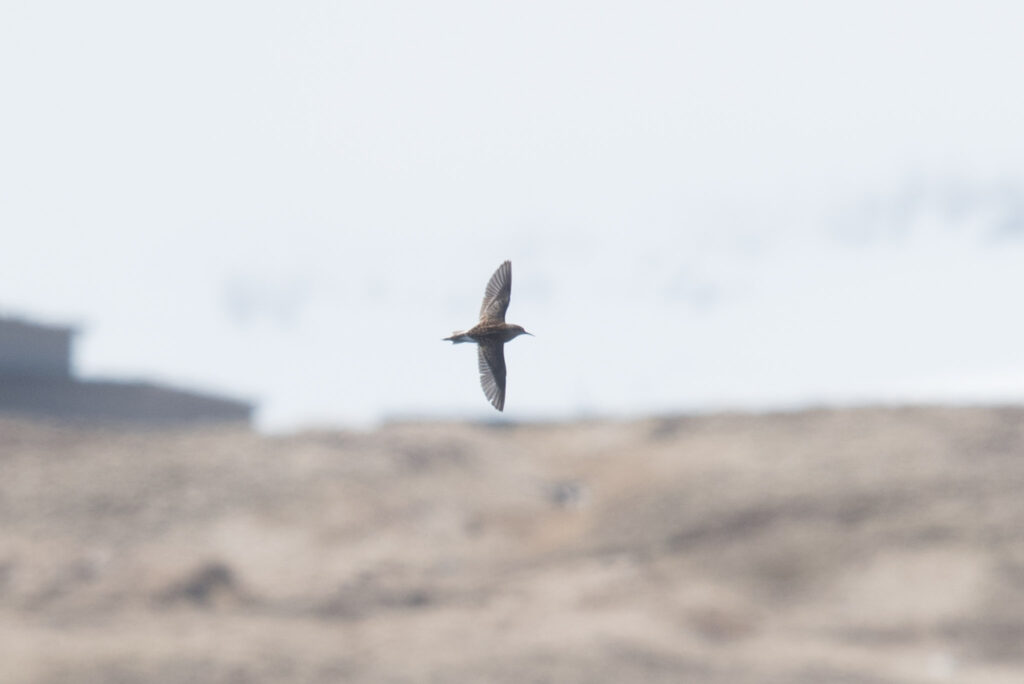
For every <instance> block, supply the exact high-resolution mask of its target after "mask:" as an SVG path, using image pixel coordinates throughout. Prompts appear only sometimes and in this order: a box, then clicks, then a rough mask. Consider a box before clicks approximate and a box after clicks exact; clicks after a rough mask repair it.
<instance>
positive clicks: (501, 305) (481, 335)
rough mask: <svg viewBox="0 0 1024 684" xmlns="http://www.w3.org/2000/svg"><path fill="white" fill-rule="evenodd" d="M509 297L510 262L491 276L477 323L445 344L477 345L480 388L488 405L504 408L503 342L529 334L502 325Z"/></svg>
mask: <svg viewBox="0 0 1024 684" xmlns="http://www.w3.org/2000/svg"><path fill="white" fill-rule="evenodd" d="M511 296H512V262H510V261H506V262H505V263H503V264H502V265H501V266H499V267H498V270H497V271H495V272H494V275H492V276H491V279H490V281H489V282H488V283H487V290H486V291H485V292H484V302H483V304H481V305H480V322H479V323H477V324H476V325H474V326H473V327H472V328H470V329H469V330H466V331H463V332H459V331H456V332H454V333H452V336H451V337H446V338H444V341H445V342H452V343H453V344H459V343H460V342H476V347H477V364H478V366H479V368H480V385H481V387H483V388H484V394H485V395H487V399H488V400H489V401H490V402H491V405H492V406H494V408H496V409H498V410H499V411H503V410H504V409H505V343H506V342H508V341H509V340H511V339H514V338H516V337H518V336H520V335H530V336H531V337H532V333H528V332H526V331H525V330H523V327H522V326H520V325H512V324H511V323H506V322H505V311H506V310H507V309H508V300H509V298H510V297H511Z"/></svg>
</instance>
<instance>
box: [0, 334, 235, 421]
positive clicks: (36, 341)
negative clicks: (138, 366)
mask: <svg viewBox="0 0 1024 684" xmlns="http://www.w3.org/2000/svg"><path fill="white" fill-rule="evenodd" d="M75 334H76V331H75V329H74V328H71V327H67V326H51V325H40V324H37V323H30V322H28V321H24V320H21V319H17V318H3V317H0V414H20V415H30V416H37V417H46V418H56V419H61V420H72V421H87V422H107V423H132V424H142V425H153V426H173V425H181V424H193V423H240V424H245V425H248V424H249V422H250V420H251V419H252V412H253V405H252V404H250V403H248V402H244V401H237V400H234V399H227V398H224V397H216V396H211V395H208V394H202V393H199V392H190V391H186V390H181V389H175V388H171V387H166V386H161V385H156V384H151V383H148V382H130V381H124V382H121V381H112V380H79V379H76V378H75V377H74V374H73V372H72V366H71V351H72V345H73V342H74V337H75Z"/></svg>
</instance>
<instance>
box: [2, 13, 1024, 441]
mask: <svg viewBox="0 0 1024 684" xmlns="http://www.w3.org/2000/svg"><path fill="white" fill-rule="evenodd" d="M1022 26H1024V5H1022V4H1020V3H1016V2H1009V1H1008V2H994V3H993V2H989V3H986V2H973V3H962V2H903V3H900V2H877V3H872V2H860V3H846V4H844V5H843V6H842V7H840V6H839V5H838V4H837V3H820V2H772V3H765V2H727V3H724V2H716V3H711V2H708V3H682V2H632V3H610V2H561V3H560V2H507V3H481V2H458V3H454V2H434V3H413V2H408V3H386V2H361V3H353V2H315V3H314V2H304V3H266V2H251V1H248V2H206V1H204V2H175V3H161V4H159V5H158V4H156V3H136V2H120V3H115V2H92V3H78V2H48V3H42V2H7V3H4V5H3V8H2V9H0V92H2V93H3V105H2V106H0V230H2V231H3V232H2V235H3V238H4V239H3V243H2V246H0V312H6V313H12V314H18V315H25V316H30V317H36V318H41V319H42V320H45V321H58V322H65V321H66V322H72V323H75V324H79V325H81V326H82V329H83V333H82V336H81V338H80V340H79V350H78V358H77V366H78V368H79V370H80V371H81V373H82V374H83V375H86V376H90V377H99V376H103V377H111V376H112V377H145V378H152V379H157V380H161V381H167V382H171V383H174V384H178V385H182V386H186V387H197V388H202V389H210V390H213V391H217V392H224V393H228V394H231V395H236V396H244V397H249V398H252V399H254V400H257V401H259V402H260V405H261V414H260V422H261V424H262V425H263V426H265V427H269V428H288V427H294V426H297V425H303V424H309V423H325V422H326V423H340V424H357V423H365V422H367V421H372V420H375V419H379V418H381V417H384V416H389V415H409V414H415V415H452V416H453V415H468V416H475V417H491V416H492V414H493V415H497V414H494V412H493V410H492V409H491V408H490V407H489V406H488V405H487V403H486V400H485V399H484V397H483V394H482V392H481V391H480V389H479V386H478V382H477V377H476V376H477V372H476V360H475V354H474V353H473V352H472V350H471V349H469V348H467V347H465V346H460V347H458V348H454V349H453V348H450V347H449V346H448V345H446V344H441V342H440V341H439V340H440V338H441V337H443V336H445V335H448V334H450V333H451V331H452V330H455V329H459V328H465V327H468V326H469V325H471V324H472V323H473V322H474V318H475V316H476V313H477V311H478V309H479V300H480V297H481V295H482V293H483V289H484V285H485V283H486V280H487V278H488V277H489V275H490V274H491V272H492V271H493V270H494V268H496V267H497V265H498V264H499V263H500V262H501V261H502V260H504V259H506V258H508V259H512V261H513V273H514V276H513V283H514V285H513V298H512V306H511V308H510V310H509V319H510V320H511V321H513V322H517V323H520V324H522V325H524V326H525V327H526V328H527V329H528V330H531V331H533V332H535V333H536V335H537V337H536V338H520V339H518V340H516V341H515V342H513V343H512V344H511V345H510V346H509V349H508V352H507V356H508V365H509V388H508V398H507V403H506V407H507V408H506V415H508V416H510V417H512V418H543V417H551V418H562V417H567V416H573V415H579V414H580V413H602V414H606V413H607V414H624V413H638V412H644V411H671V410H691V409H712V408H717V407H722V406H753V407H764V406H779V405H792V404H799V403H804V402H815V401H828V402H832V401H835V402H848V401H875V400H886V401H899V400H921V399H927V400H954V401H963V400H1006V399H1018V400H1019V399H1024V390H1022V389H1021V388H1024V362H1021V360H1020V349H1022V348H1024V324H1022V323H1021V322H1020V316H1019V314H1018V312H1017V309H1018V308H1019V305H1018V301H1019V293H1020V292H1022V288H1024V275H1022V273H1024V268H1022V266H1024V193H1022V189H1024V134H1022V129H1021V122H1022V121H1024V94H1022V91H1021V88H1020V83H1021V80H1022V75H1024V74H1022V72H1024V41H1022V40H1021V33H1020V30H1021V27H1022Z"/></svg>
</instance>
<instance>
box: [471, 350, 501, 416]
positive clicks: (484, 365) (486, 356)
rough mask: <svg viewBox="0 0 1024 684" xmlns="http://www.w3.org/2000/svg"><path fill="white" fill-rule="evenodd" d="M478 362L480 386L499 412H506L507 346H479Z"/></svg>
mask: <svg viewBox="0 0 1024 684" xmlns="http://www.w3.org/2000/svg"><path fill="white" fill-rule="evenodd" d="M477 355H478V358H477V362H478V365H479V367H480V386H481V387H483V388H484V394H485V395H487V399H488V400H490V402H491V405H492V406H494V408H496V409H498V410H499V411H503V410H505V345H503V344H501V343H500V342H499V343H497V344H480V345H477Z"/></svg>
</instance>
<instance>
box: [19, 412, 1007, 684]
mask: <svg viewBox="0 0 1024 684" xmlns="http://www.w3.org/2000/svg"><path fill="white" fill-rule="evenodd" d="M0 525H2V527H0V681H3V682H5V683H6V682H42V683H47V684H48V683H57V682H76V683H86V684H89V683H93V682H95V683H97V684H99V683H103V684H108V683H120V682H155V683H168V684H169V683H178V682H395V683H397V682H508V683H510V684H511V683H520V682H581V683H582V682H655V683H657V682H709V683H712V684H718V683H721V684H725V683H736V684H744V683H747V682H749V683H755V682H756V683H759V684H760V683H768V684H775V683H784V682H785V683H788V682H794V683H796V682H799V683H807V684H828V683H831V682H837V683H841V684H869V683H883V682H899V683H902V682H908V683H909V682H915V683H916V682H970V683H972V684H974V683H978V684H985V683H992V684H995V683H1000V684H1002V683H1005V684H1011V683H1012V684H1019V683H1020V682H1022V681H1024V410H1022V409H1017V408H902V409H860V410H843V411H814V412H806V413H792V414H775V415H719V416H707V417H665V418H652V419H649V420H641V421H631V422H585V423H577V424H559V425H522V426H514V427H508V426H503V427H499V426H486V425H464V424H456V423H399V424H392V425H388V426H386V427H384V428H382V429H380V430H377V431H374V432H369V433H346V432H337V433H333V432H332V433H329V432H317V433H305V434H300V435H295V436H289V437H273V438H271V437H264V436H260V435H257V434H252V433H248V432H244V431H240V430H216V429H208V430H201V431H187V432H175V431H162V432H139V431H136V432H128V431H121V430H114V429H109V428H108V429H100V428H88V429H87V428H71V427H60V426H54V425H49V424H45V423H38V422H28V421H24V420H15V419H11V418H7V419H0Z"/></svg>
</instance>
